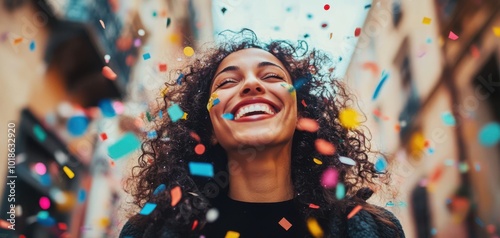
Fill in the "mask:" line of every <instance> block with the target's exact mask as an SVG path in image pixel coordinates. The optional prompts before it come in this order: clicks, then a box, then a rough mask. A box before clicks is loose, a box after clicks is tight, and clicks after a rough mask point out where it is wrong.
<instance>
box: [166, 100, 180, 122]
mask: <svg viewBox="0 0 500 238" xmlns="http://www.w3.org/2000/svg"><path fill="white" fill-rule="evenodd" d="M167 112H168V115H169V116H170V120H172V122H177V121H178V120H179V119H181V118H182V117H183V116H184V111H182V109H181V107H180V106H179V104H175V103H174V104H173V105H172V106H170V107H169V108H168V109H167Z"/></svg>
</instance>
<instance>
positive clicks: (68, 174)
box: [63, 165, 75, 179]
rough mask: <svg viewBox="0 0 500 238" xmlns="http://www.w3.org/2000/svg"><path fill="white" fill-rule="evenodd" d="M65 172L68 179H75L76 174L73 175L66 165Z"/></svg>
mask: <svg viewBox="0 0 500 238" xmlns="http://www.w3.org/2000/svg"><path fill="white" fill-rule="evenodd" d="M63 170H64V173H66V176H68V178H70V179H72V178H74V177H75V173H73V171H72V170H71V169H70V168H69V167H68V166H66V165H65V166H64V167H63Z"/></svg>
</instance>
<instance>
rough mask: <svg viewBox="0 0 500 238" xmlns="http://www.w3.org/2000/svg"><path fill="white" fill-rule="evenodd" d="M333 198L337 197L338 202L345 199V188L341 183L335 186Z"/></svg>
mask: <svg viewBox="0 0 500 238" xmlns="http://www.w3.org/2000/svg"><path fill="white" fill-rule="evenodd" d="M335 197H337V199H338V200H342V199H343V198H344V197H345V186H344V184H343V183H341V182H339V183H338V184H337V188H336V189H335Z"/></svg>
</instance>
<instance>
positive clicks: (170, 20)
mask: <svg viewBox="0 0 500 238" xmlns="http://www.w3.org/2000/svg"><path fill="white" fill-rule="evenodd" d="M170 23H172V19H170V17H169V18H167V28H168V27H169V26H170Z"/></svg>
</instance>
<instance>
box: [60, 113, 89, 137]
mask: <svg viewBox="0 0 500 238" xmlns="http://www.w3.org/2000/svg"><path fill="white" fill-rule="evenodd" d="M88 125H89V120H88V119H87V117H86V116H83V115H78V116H72V117H70V118H69V119H68V121H67V122H66V129H67V130H68V132H69V134H71V135H72V136H82V135H83V134H85V131H86V130H87V127H88Z"/></svg>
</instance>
